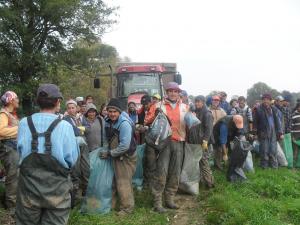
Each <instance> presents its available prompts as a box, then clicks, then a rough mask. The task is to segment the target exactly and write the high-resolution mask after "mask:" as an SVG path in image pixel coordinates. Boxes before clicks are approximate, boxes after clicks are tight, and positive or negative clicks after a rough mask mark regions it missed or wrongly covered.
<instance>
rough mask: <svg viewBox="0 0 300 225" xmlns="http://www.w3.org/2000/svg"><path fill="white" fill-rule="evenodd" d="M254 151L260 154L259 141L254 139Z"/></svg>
mask: <svg viewBox="0 0 300 225" xmlns="http://www.w3.org/2000/svg"><path fill="white" fill-rule="evenodd" d="M252 145H253V152H255V153H257V154H259V142H258V141H257V140H255V141H253V143H252Z"/></svg>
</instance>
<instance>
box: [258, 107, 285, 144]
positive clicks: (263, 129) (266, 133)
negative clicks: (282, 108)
mask: <svg viewBox="0 0 300 225" xmlns="http://www.w3.org/2000/svg"><path fill="white" fill-rule="evenodd" d="M277 110H278V109H277V108H276V107H274V106H271V107H270V113H271V115H272V117H273V120H274V129H275V133H276V135H277V137H278V136H280V135H282V134H283V131H282V127H281V122H280V119H279V117H278V112H277ZM267 113H268V109H267V108H266V107H265V106H264V105H260V106H259V107H257V109H256V111H255V113H254V117H253V128H254V130H256V131H257V136H258V139H266V138H271V137H270V134H271V131H270V124H269V121H268V114H267Z"/></svg>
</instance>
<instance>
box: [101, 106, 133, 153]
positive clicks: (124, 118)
mask: <svg viewBox="0 0 300 225" xmlns="http://www.w3.org/2000/svg"><path fill="white" fill-rule="evenodd" d="M132 124H133V123H132V121H131V119H130V118H129V116H128V114H127V113H124V112H123V113H121V114H120V116H119V118H118V120H117V121H115V122H114V123H113V122H112V121H111V120H110V119H109V118H107V119H106V123H105V126H106V127H110V126H112V128H114V129H118V130H119V132H120V133H119V146H118V147H117V148H115V149H111V151H110V154H111V156H112V157H118V156H120V155H122V154H124V153H126V152H127V151H128V149H129V147H130V142H131V138H132Z"/></svg>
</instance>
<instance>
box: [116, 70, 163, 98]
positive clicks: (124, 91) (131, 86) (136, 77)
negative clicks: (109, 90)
mask: <svg viewBox="0 0 300 225" xmlns="http://www.w3.org/2000/svg"><path fill="white" fill-rule="evenodd" d="M118 87H119V90H118V93H119V94H118V95H119V97H128V96H129V95H130V94H132V93H137V92H147V93H148V94H149V95H153V94H156V93H158V94H160V95H161V88H160V79H159V74H158V73H127V74H125V73H124V74H119V75H118Z"/></svg>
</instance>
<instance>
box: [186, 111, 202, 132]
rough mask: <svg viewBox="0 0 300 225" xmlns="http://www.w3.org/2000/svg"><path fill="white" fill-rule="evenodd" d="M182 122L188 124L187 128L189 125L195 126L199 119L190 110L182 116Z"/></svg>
mask: <svg viewBox="0 0 300 225" xmlns="http://www.w3.org/2000/svg"><path fill="white" fill-rule="evenodd" d="M184 122H185V124H186V125H187V126H188V128H189V129H191V127H194V126H197V125H198V124H200V123H201V122H200V120H199V119H198V118H197V116H196V115H195V114H194V113H192V112H187V113H186V114H185V116H184Z"/></svg>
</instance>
